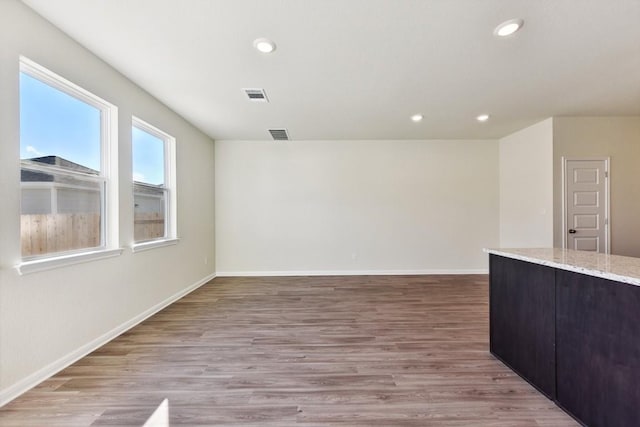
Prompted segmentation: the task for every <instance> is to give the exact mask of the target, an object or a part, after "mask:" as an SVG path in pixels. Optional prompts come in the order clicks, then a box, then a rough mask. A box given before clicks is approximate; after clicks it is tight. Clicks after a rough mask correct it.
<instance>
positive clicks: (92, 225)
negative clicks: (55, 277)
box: [20, 213, 164, 257]
mask: <svg viewBox="0 0 640 427" xmlns="http://www.w3.org/2000/svg"><path fill="white" fill-rule="evenodd" d="M100 229H101V227H100V214H99V213H74V214H41V215H21V217H20V234H21V241H22V256H23V257H26V256H34V255H42V254H48V253H54V252H65V251H72V250H75V249H82V248H94V247H98V246H100ZM134 236H135V240H136V241H142V240H149V239H155V238H158V237H162V236H164V218H163V217H162V216H161V215H160V214H158V213H142V214H136V215H135V223H134Z"/></svg>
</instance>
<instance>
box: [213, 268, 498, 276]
mask: <svg viewBox="0 0 640 427" xmlns="http://www.w3.org/2000/svg"><path fill="white" fill-rule="evenodd" d="M436 274H438V275H442V274H489V270H487V269H468V270H467V269H461V270H457V269H452V270H447V269H443V270H312V271H291V270H285V271H217V272H216V276H217V277H259V276H265V277H271V276H414V275H436Z"/></svg>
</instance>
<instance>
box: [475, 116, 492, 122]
mask: <svg viewBox="0 0 640 427" xmlns="http://www.w3.org/2000/svg"><path fill="white" fill-rule="evenodd" d="M476 120H477V121H479V122H486V121H487V120H489V115H488V114H480V115H479V116H478V117H476Z"/></svg>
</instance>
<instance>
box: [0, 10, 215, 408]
mask: <svg viewBox="0 0 640 427" xmlns="http://www.w3.org/2000/svg"><path fill="white" fill-rule="evenodd" d="M0 40H2V43H0V93H1V94H2V96H0V201H1V202H0V405H1V404H2V403H3V402H5V401H6V400H7V399H10V398H12V397H14V396H15V395H16V394H17V393H19V392H21V391H24V390H25V389H26V388H28V387H29V386H31V385H34V384H35V383H37V382H38V381H40V380H42V379H44V378H46V377H47V376H48V375H50V374H52V373H53V372H55V370H56V369H59V368H61V367H63V366H64V365H65V364H66V363H69V362H71V361H73V359H74V358H76V357H79V356H80V355H82V353H83V352H84V351H88V350H90V349H91V348H92V347H94V346H96V345H98V344H100V343H101V342H102V341H104V340H105V339H108V338H109V337H111V336H112V335H113V334H114V333H116V332H118V331H119V330H121V329H122V328H123V327H126V326H128V325H131V324H132V322H135V321H137V320H140V319H141V316H144V315H146V314H149V313H151V312H152V311H153V309H154V307H155V308H158V307H159V306H158V304H160V305H161V304H162V303H163V302H166V301H169V300H170V299H171V298H172V296H175V295H179V294H181V293H183V292H185V291H186V290H188V289H189V288H190V287H191V286H192V285H197V284H199V283H201V282H202V281H203V280H205V279H206V278H208V277H211V275H212V274H213V272H214V271H215V266H214V257H215V254H214V243H213V242H214V193H213V180H214V173H213V167H214V148H213V142H212V141H211V140H210V139H209V138H207V137H206V136H205V135H203V134H202V133H201V132H199V131H198V130H196V129H195V128H194V127H193V126H191V125H190V124H189V123H187V122H186V121H184V120H183V119H182V118H180V117H179V116H177V115H176V114H175V113H173V112H172V111H170V110H169V109H168V108H166V107H165V106H163V105H161V104H160V103H159V102H158V101H157V100H155V99H154V98H152V97H151V96H149V95H148V94H147V93H145V92H143V91H142V90H141V89H140V88H138V87H137V86H135V85H134V84H132V83H131V82H130V81H128V80H127V79H126V78H124V77H123V76H122V75H120V74H119V73H117V72H116V71H115V70H113V69H112V68H111V67H109V66H108V65H106V64H105V63H104V62H102V61H100V60H99V59H98V58H96V57H95V56H94V55H92V54H91V53H90V52H88V51H87V50H85V49H84V48H82V47H81V46H80V45H78V44H76V43H75V42H74V41H72V40H71V39H70V38H68V37H67V36H66V35H64V34H63V33H62V32H60V31H59V30H57V29H55V28H54V27H53V26H51V25H50V24H48V23H47V22H46V21H44V20H43V19H41V18H40V17H39V16H38V15H36V14H34V13H33V12H32V11H31V10H30V9H28V8H27V7H26V6H24V5H23V4H22V3H19V2H17V1H14V0H3V1H0ZM20 54H22V55H25V56H27V57H29V58H30V59H32V60H34V61H36V62H38V63H40V64H41V65H43V66H45V67H47V68H49V69H51V70H52V71H54V72H56V73H58V74H60V75H62V76H63V77H65V78H67V79H69V80H71V81H72V82H74V83H76V84H78V85H80V86H82V87H84V88H85V89H87V90H89V91H91V92H93V93H95V94H96V95H98V96H100V97H102V98H103V99H105V100H107V101H109V102H111V103H113V104H115V105H117V106H118V107H119V123H120V131H119V166H120V174H119V176H120V183H119V190H120V200H119V202H120V211H119V214H120V218H119V219H120V233H119V234H120V241H121V244H122V245H123V246H125V247H126V246H128V245H129V244H130V243H131V242H132V236H133V196H132V194H131V193H132V185H131V115H132V114H135V116H137V117H140V118H142V119H144V120H145V121H147V122H149V123H151V124H153V125H155V126H157V127H159V128H160V129H162V130H164V131H166V132H168V133H169V134H171V135H173V136H175V137H176V138H177V157H178V164H177V172H178V233H179V236H180V237H181V240H180V242H179V243H178V244H177V245H175V246H170V247H164V248H159V249H154V250H149V251H146V252H139V253H135V254H134V253H132V252H131V251H130V250H128V249H125V251H124V253H123V254H122V255H121V256H119V257H116V258H110V259H105V260H99V261H93V262H87V263H84V264H78V265H74V266H70V267H65V268H59V269H56V270H51V271H47V272H42V273H33V274H29V275H25V276H19V275H18V273H17V272H16V270H15V269H14V268H13V266H14V265H15V264H17V263H18V262H19V260H20V230H19V224H20V217H19V215H20V190H19V188H20V187H19V182H20V170H19V162H18V159H19V109H18V106H19V92H18V84H19V80H18V71H19V64H18V57H19V55H20ZM205 258H206V259H207V261H208V264H205V262H204V260H205Z"/></svg>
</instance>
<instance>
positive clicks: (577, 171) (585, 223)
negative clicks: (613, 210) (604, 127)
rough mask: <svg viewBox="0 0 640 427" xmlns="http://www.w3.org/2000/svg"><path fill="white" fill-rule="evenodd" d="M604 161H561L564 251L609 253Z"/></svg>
mask: <svg viewBox="0 0 640 427" xmlns="http://www.w3.org/2000/svg"><path fill="white" fill-rule="evenodd" d="M608 163H609V162H608V160H607V159H602V160H574V159H565V163H564V182H565V218H564V227H563V229H564V232H565V233H566V236H565V239H564V242H565V247H567V248H569V249H576V250H579V251H593V252H603V253H609V241H608V237H609V236H608V222H609V221H608V218H607V216H608V204H609V194H608V183H607V180H608V178H609V172H608Z"/></svg>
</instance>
